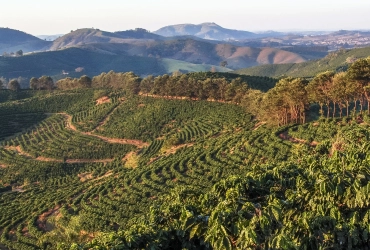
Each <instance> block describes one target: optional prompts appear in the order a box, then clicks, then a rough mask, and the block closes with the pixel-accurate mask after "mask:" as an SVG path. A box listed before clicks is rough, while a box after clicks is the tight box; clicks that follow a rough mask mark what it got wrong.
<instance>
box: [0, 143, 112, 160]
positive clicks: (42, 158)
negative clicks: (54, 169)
mask: <svg viewBox="0 0 370 250" xmlns="http://www.w3.org/2000/svg"><path fill="white" fill-rule="evenodd" d="M5 149H7V150H13V151H17V153H18V154H19V155H23V156H26V157H27V158H30V159H33V160H36V161H43V162H65V163H69V164H72V163H109V162H112V161H113V160H114V159H96V160H94V159H66V160H65V161H63V160H61V159H54V158H47V157H43V156H39V157H37V158H34V157H33V156H32V155H30V154H29V153H27V152H25V151H23V150H22V148H21V147H20V146H17V147H14V146H10V147H5Z"/></svg>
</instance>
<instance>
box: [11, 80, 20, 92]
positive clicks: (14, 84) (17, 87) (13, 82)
mask: <svg viewBox="0 0 370 250" xmlns="http://www.w3.org/2000/svg"><path fill="white" fill-rule="evenodd" d="M8 89H10V90H13V91H19V90H20V89H21V86H20V84H19V82H18V80H16V79H13V80H11V81H10V82H9V83H8Z"/></svg>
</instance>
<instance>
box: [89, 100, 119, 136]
mask: <svg viewBox="0 0 370 250" xmlns="http://www.w3.org/2000/svg"><path fill="white" fill-rule="evenodd" d="M122 103H123V102H121V103H120V104H118V105H117V106H116V107H115V108H114V109H112V110H111V111H110V112H109V113H108V114H107V115H106V116H105V117H104V119H103V120H102V121H101V122H100V123H99V125H98V126H96V127H95V128H94V129H93V131H91V132H92V133H94V132H95V131H97V130H98V129H99V128H100V127H102V126H104V125H105V124H107V122H108V121H109V119H110V116H111V115H112V114H113V113H114V112H115V111H116V110H117V109H118V108H119V106H121V104H122Z"/></svg>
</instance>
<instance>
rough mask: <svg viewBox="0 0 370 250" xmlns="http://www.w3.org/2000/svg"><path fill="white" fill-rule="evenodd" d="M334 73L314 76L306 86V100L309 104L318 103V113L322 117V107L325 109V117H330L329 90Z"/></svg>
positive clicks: (329, 72)
mask: <svg viewBox="0 0 370 250" xmlns="http://www.w3.org/2000/svg"><path fill="white" fill-rule="evenodd" d="M334 75H335V73H334V72H332V71H326V72H324V73H320V74H318V75H316V76H315V77H314V78H313V79H312V81H311V82H310V83H309V84H308V85H307V87H306V90H307V92H308V98H309V101H310V102H311V103H318V104H319V105H320V113H321V114H322V115H324V111H323V106H324V105H325V106H326V108H327V113H326V116H327V117H329V115H330V95H329V93H330V88H331V86H332V82H333V77H334Z"/></svg>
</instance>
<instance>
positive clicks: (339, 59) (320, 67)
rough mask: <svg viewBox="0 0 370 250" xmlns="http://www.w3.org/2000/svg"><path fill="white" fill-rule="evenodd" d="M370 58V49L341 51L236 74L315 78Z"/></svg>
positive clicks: (241, 71)
mask: <svg viewBox="0 0 370 250" xmlns="http://www.w3.org/2000/svg"><path fill="white" fill-rule="evenodd" d="M368 56H370V47H366V48H359V49H352V50H340V51H337V52H333V53H330V54H329V55H327V56H326V57H325V58H322V59H319V60H314V61H307V62H303V63H295V64H294V63H290V64H274V65H261V66H256V67H252V68H246V69H240V70H236V71H235V73H238V74H243V75H254V76H269V77H280V76H292V77H313V76H315V75H316V74H318V73H320V72H324V71H327V70H334V71H343V70H346V69H347V68H348V66H349V64H350V63H352V62H354V61H355V60H356V58H365V57H368Z"/></svg>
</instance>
